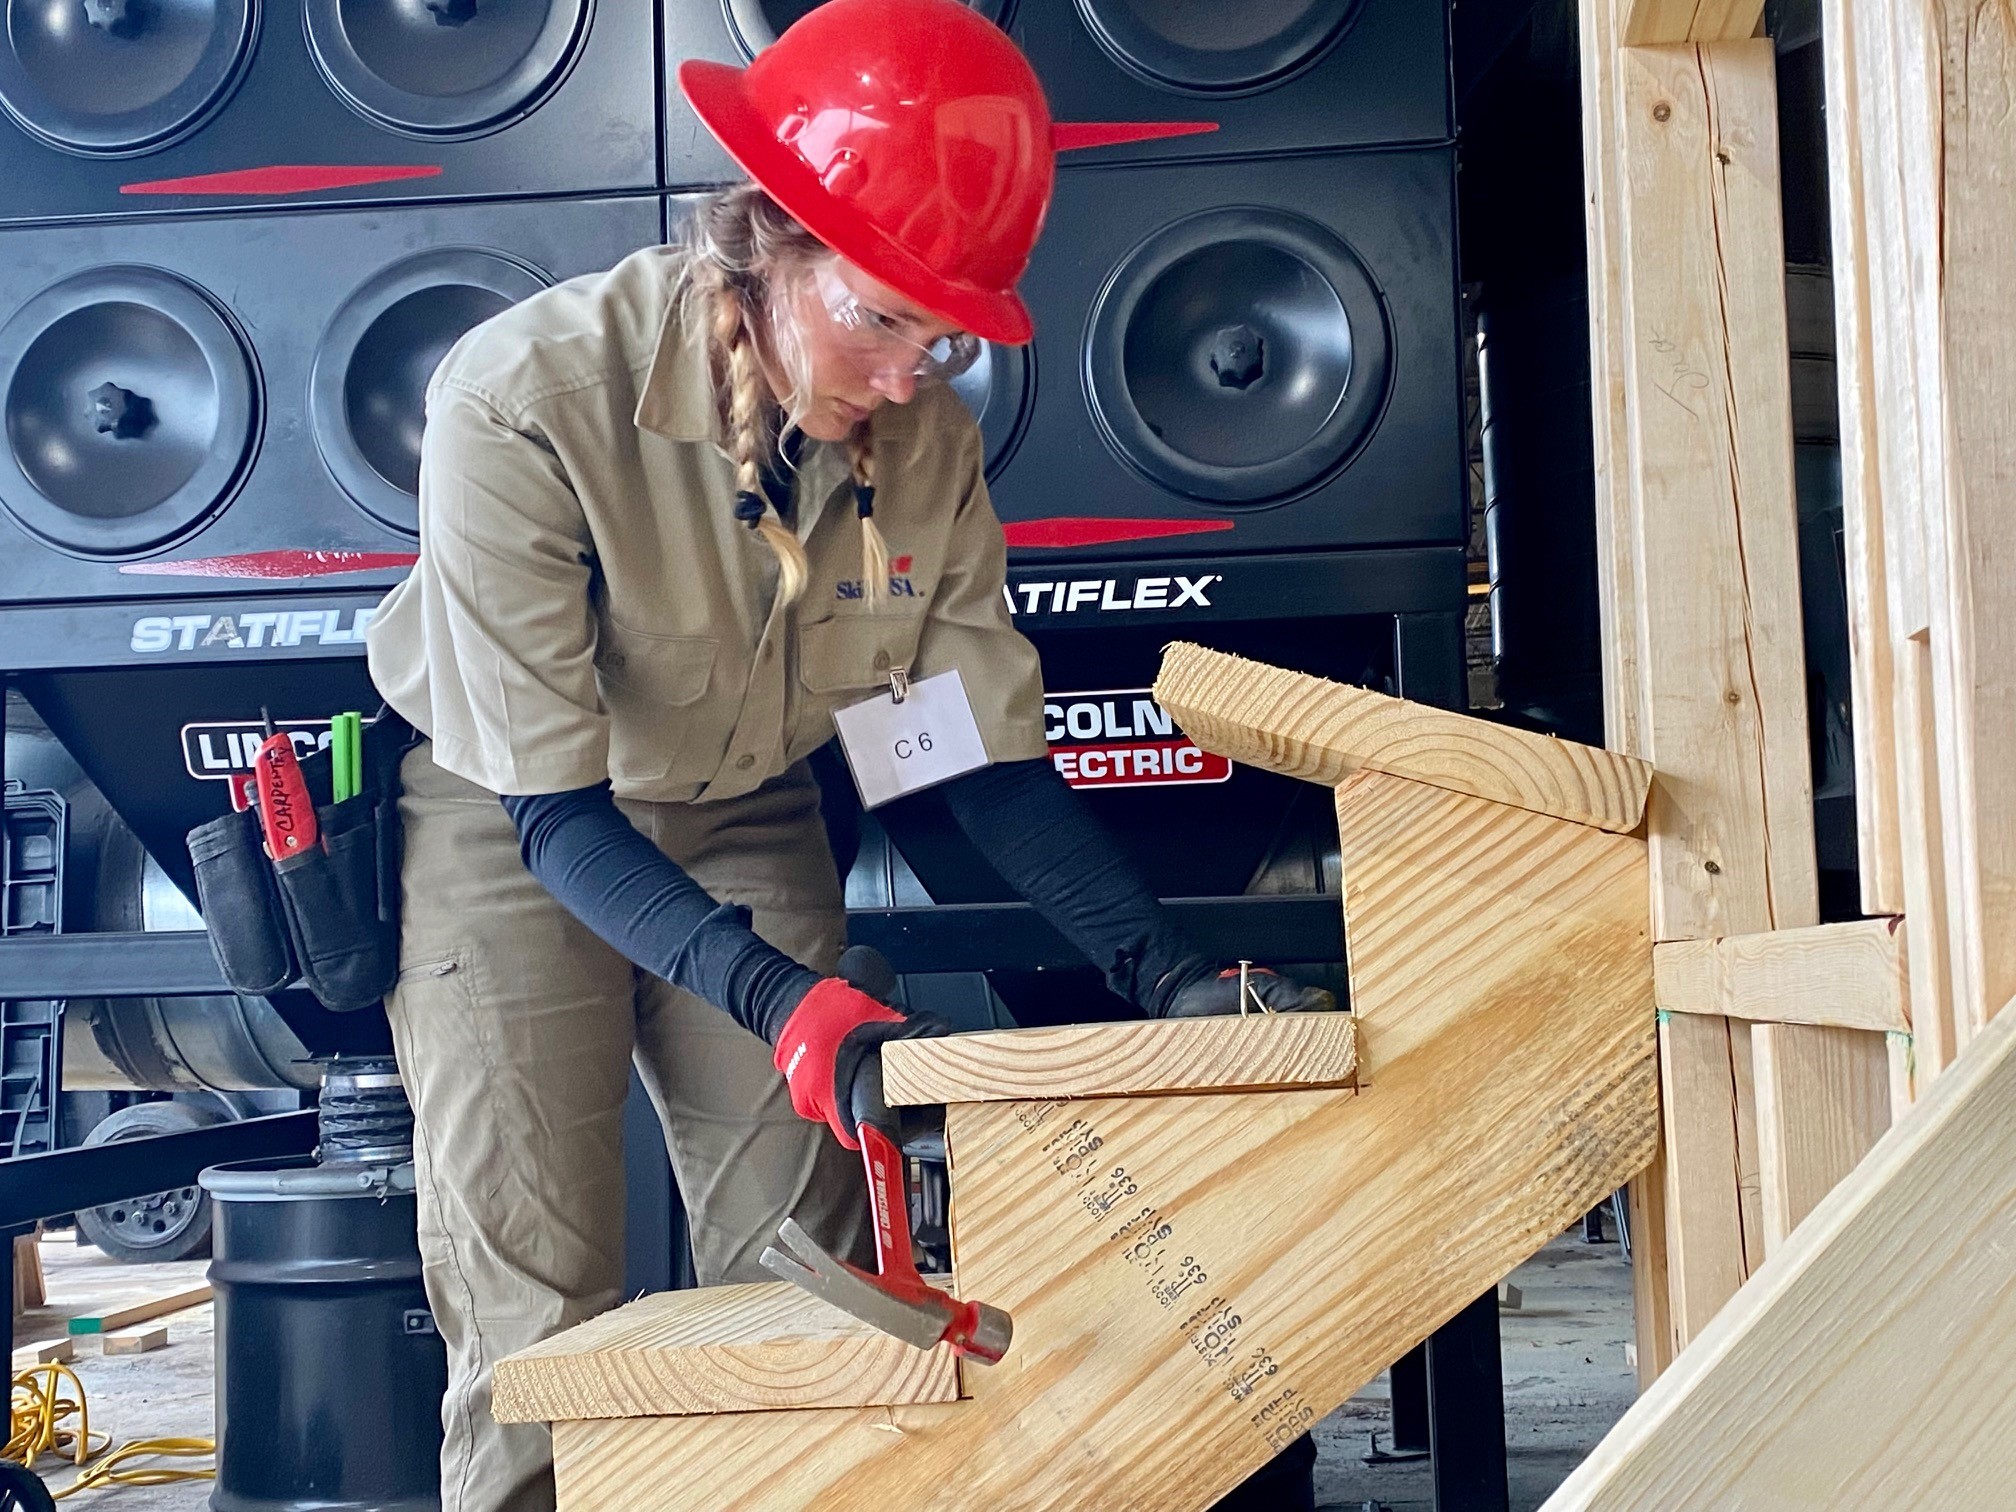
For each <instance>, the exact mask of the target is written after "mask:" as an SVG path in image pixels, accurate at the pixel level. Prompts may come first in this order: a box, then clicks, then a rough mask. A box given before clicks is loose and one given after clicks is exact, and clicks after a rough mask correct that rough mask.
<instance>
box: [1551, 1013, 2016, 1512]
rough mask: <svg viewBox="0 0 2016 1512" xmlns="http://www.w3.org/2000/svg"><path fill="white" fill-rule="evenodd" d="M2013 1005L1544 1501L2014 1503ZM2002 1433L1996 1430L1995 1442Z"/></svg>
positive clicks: (1971, 1508)
mask: <svg viewBox="0 0 2016 1512" xmlns="http://www.w3.org/2000/svg"><path fill="white" fill-rule="evenodd" d="M2011 1253H2016V1014H2008V1013H2005V1014H2003V1015H2001V1016H2000V1017H1998V1018H1997V1019H1996V1020H1995V1021H1994V1022H1993V1023H1992V1024H1990V1025H1989V1026H1988V1028H1987V1029H1986V1031H1985V1032H1984V1033H1983V1034H1982V1035H1981V1036H1980V1038H1979V1039H1978V1040H1977V1041H1976V1042H1975V1043H1974V1044H1973V1045H1972V1046H1970V1047H1969V1049H1968V1050H1967V1052H1966V1053H1965V1054H1964V1055H1963V1056H1962V1057H1961V1058H1960V1060H1959V1061H1958V1062H1957V1063H1956V1064H1955V1065H1954V1067H1953V1068H1952V1069H1951V1070H1950V1071H1949V1072H1948V1073H1947V1074H1946V1075H1945V1076H1944V1077H1941V1078H1940V1079H1939V1080H1938V1081H1936V1082H1934V1083H1933V1084H1932V1085H1931V1087H1930V1088H1929V1090H1928V1091H1927V1092H1926V1094H1925V1096H1924V1097H1923V1098H1922V1099H1921V1100H1920V1102H1919V1103H1918V1104H1917V1105H1916V1106H1915V1107H1913V1108H1912V1110H1911V1111H1910V1112H1909V1113H1908V1114H1907V1115H1906V1116H1905V1117H1904V1118H1902V1119H1900V1120H1899V1121H1898V1123H1897V1124H1896V1125H1895V1127H1893V1128H1892V1129H1891V1130H1890V1132H1889V1133H1888V1134H1886V1135H1885V1136H1884V1137H1883V1138H1882V1139H1881V1140H1880V1141H1879V1142H1878V1143H1877V1145H1876V1148H1875V1149H1874V1150H1873V1151H1871V1152H1870V1155H1869V1157H1868V1159H1867V1160H1865V1161H1864V1162H1863V1163H1862V1165H1861V1166H1860V1167H1859V1168H1858V1169H1857V1170H1856V1171H1855V1172H1854V1174H1853V1175H1852V1176H1850V1177H1849V1178H1848V1179H1847V1180H1845V1181H1843V1182H1842V1183H1841V1184H1840V1185H1839V1186H1837V1187H1836V1188H1835V1189H1834V1190H1833V1191H1832V1192H1831V1193H1830V1194H1829V1195H1828V1196H1827V1197H1825V1198H1824V1199H1822V1200H1821V1202H1820V1203H1819V1205H1818V1206H1817V1207H1816V1208H1815V1209H1814V1211H1813V1213H1812V1215H1811V1216H1810V1217H1809V1218H1808V1219H1807V1221H1806V1222H1805V1223H1804V1224H1803V1225H1801V1227H1800V1228H1799V1230H1798V1232H1797V1233H1795V1234H1794V1235H1793V1236H1792V1237H1791V1239H1790V1240H1789V1241H1788V1242H1787V1243H1786V1244H1785V1245H1784V1246H1783V1247H1782V1248H1780V1249H1779V1250H1778V1251H1777V1252H1776V1253H1775V1254H1774V1255H1773V1256H1772V1258H1771V1259H1770V1260H1769V1261H1768V1262H1767V1263H1766V1264H1765V1265H1764V1267H1763V1268H1762V1269H1761V1270H1760V1271H1759V1272H1758V1274H1757V1275H1756V1277H1755V1278H1753V1280H1752V1281H1751V1283H1750V1285H1749V1286H1747V1287H1745V1288H1744V1289H1743V1291H1742V1292H1741V1293H1740V1294H1739V1295H1738V1296H1737V1298H1736V1300H1735V1301H1734V1302H1733V1303H1731V1304H1730V1306H1729V1307H1728V1308H1727V1309H1726V1310H1725V1311H1724V1312H1723V1314H1722V1316H1720V1317H1719V1318H1717V1319H1716V1320H1715V1322H1714V1323H1713V1324H1711V1325H1710V1326H1709V1327H1708V1328H1707V1329H1706V1330H1704V1331H1703V1333H1702V1335H1701V1337H1700V1338H1699V1339H1697V1340H1696V1341H1695V1343H1694V1345H1693V1347H1692V1348H1690V1349H1689V1350H1688V1351H1687V1352H1686V1354H1684V1355H1683V1356H1681V1358H1680V1359H1679V1360H1678V1361H1677V1362H1676V1363H1675V1364H1674V1366H1673V1368H1672V1369H1670V1370H1668V1371H1667V1372H1666V1374H1665V1376H1664V1377H1662V1378H1661V1380H1660V1381H1659V1382H1658V1384H1657V1385H1655V1386H1654V1387H1653V1388H1652V1389H1651V1390H1650V1391H1648V1392H1647V1393H1646V1394H1645V1395H1644V1396H1643V1397H1641V1398H1640V1399H1639V1400H1638V1401H1637V1402H1636V1403H1635V1404H1634V1405H1633V1406H1632V1407H1631V1409H1630V1410H1629V1411H1628V1412H1626V1413H1625V1415H1624V1416H1623V1418H1622V1419H1621V1420H1620V1421H1619V1422H1618V1423H1617V1425H1616V1426H1615V1427H1614V1428H1613V1429H1612V1430H1611V1431H1610V1433H1609V1434H1608V1435H1607V1436H1606V1437H1605V1438H1604V1440H1603V1442H1602V1443H1601V1444H1599V1445H1598V1446H1597V1447H1596V1450H1595V1452H1594V1453H1592V1454H1591V1455H1590V1456H1589V1458H1588V1459H1587V1460H1585V1461H1584V1462H1583V1463H1582V1465H1581V1466H1580V1467H1579V1468H1578V1469H1577V1470H1576V1471H1575V1472H1574V1473H1573V1474H1572V1475H1570V1476H1569V1477H1568V1479H1567V1480H1566V1481H1565V1482H1563V1483H1562V1485H1561V1487H1560V1488H1559V1489H1558V1490H1557V1491H1556V1492H1555V1494H1554V1495H1553V1496H1552V1497H1551V1498H1550V1499H1549V1500H1548V1501H1547V1503H1546V1504H1545V1507H1544V1508H1543V1512H1612V1509H1614V1512H1626V1509H1631V1512H1636V1509H1640V1508H1645V1507H1661V1508H1672V1509H1676V1512H1687V1509H1694V1508H1701V1509H1706V1508H1715V1509H1717V1512H1725V1509H1726V1512H1752V1509H1755V1512H1765V1509H1769V1512H1808V1509H1810V1512H1820V1509H1830V1512H1831V1509H1834V1508H1842V1507H1906V1506H1909V1507H1938V1508H1940V1509H1941V1512H1999V1509H2001V1508H2005V1507H2007V1506H2008V1505H2009V1459H2008V1455H2007V1454H2006V1453H2004V1452H2001V1449H2000V1446H2006V1445H2007V1444H2009V1443H2010V1442H2011V1441H2012V1439H2016V1267H2012V1266H2011V1265H2010V1264H2009V1256H2010V1254H2011ZM1990 1446H1994V1447H1992V1448H1991V1447H1990Z"/></svg>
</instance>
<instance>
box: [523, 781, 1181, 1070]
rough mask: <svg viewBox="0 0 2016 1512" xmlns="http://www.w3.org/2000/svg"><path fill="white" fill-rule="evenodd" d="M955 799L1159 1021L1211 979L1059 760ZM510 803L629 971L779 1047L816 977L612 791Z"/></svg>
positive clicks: (1077, 942)
mask: <svg viewBox="0 0 2016 1512" xmlns="http://www.w3.org/2000/svg"><path fill="white" fill-rule="evenodd" d="M944 794H945V798H946V801H947V805H948V806H949V807H950V809H951V811H952V813H953V815H954V817H955V818H956V819H957V820H958V823H959V827H960V828H961V829H963V830H964V831H965V832H966V834H967V836H968V837H969V838H970V839H972V841H973V842H974V843H975V844H976V845H977V846H978V847H979V848H980V851H981V853H982V854H983V855H985V856H986V857H987V859H988V861H989V862H990V863H991V864H992V865H993V866H994V868H995V869H996V870H997V871H998V872H999V873H1000V874H1001V876H1002V878H1003V879H1004V880H1005V881H1006V882H1008V884H1009V885H1010V886H1012V887H1013V888H1014V889H1015V890H1016V891H1017V892H1019V893H1020V894H1021V895H1022V896H1023V897H1025V898H1027V899H1028V900H1029V901H1030V902H1031V903H1033V904H1034V905H1035V906H1036V908H1037V910H1038V911H1039V912H1040V913H1041V914H1042V915H1043V916H1044V917H1045V918H1046V919H1048V920H1049V921H1050V922H1051V923H1052V924H1053V925H1055V926H1056V928H1057V929H1058V930H1059V931H1060V932H1061V933H1062V934H1063V935H1064V937H1065V938H1066V939H1068V940H1070V941H1071V943H1072V944H1073V945H1074V946H1076V947H1077V948H1078V949H1079V950H1080V951H1082V952H1083V953H1084V955H1085V957H1086V959H1087V960H1089V961H1091V962H1092V963H1093V964H1094V965H1096V966H1098V967H1099V969H1100V970H1101V971H1102V972H1103V973H1104V974H1105V976H1106V981H1107V984H1108V985H1109V986H1110V987H1111V988H1112V989H1113V991H1115V992H1116V993H1118V994H1120V996H1122V997H1124V998H1127V999H1128V1000H1130V1001H1131V1002H1134V1003H1135V1004H1137V1005H1139V1006H1140V1007H1141V1008H1142V1010H1143V1011H1144V1012H1146V1013H1148V1014H1150V1015H1151V1016H1160V1015H1161V1014H1162V1013H1163V1012H1164V1011H1165V1010H1166V1008H1167V1006H1168V1003H1169V1000H1170V999H1171V998H1172V997H1173V996H1174V995H1175V993H1176V992H1177V991H1178V990H1179V989H1180V988H1181V987H1182V986H1183V985H1184V984H1185V983H1187V982H1189V981H1191V980H1193V979H1194V978H1195V977H1197V976H1198V975H1200V974H1203V973H1204V972H1206V971H1208V970H1210V969H1211V967H1210V963H1207V962H1205V961H1204V960H1203V959H1202V958H1200V957H1198V956H1197V955H1196V954H1195V953H1194V952H1192V951H1190V950H1189V948H1188V946H1187V945H1186V943H1185V942H1184V940H1183V938H1182V936H1181V935H1180V933H1179V932H1178V931H1177V930H1176V928H1175V926H1174V924H1173V923H1172V922H1171V921H1170V919H1169V916H1168V915H1167V913H1166V912H1165V911H1164V910H1163V909H1162V907H1161V905H1160V904H1159V903H1158V902H1157V901H1156V899H1155V897H1154V895H1153V894H1152V893H1151V892H1149V890H1148V888H1147V887H1146V885H1145V884H1144V883H1143V882H1142V880H1141V878H1140V877H1139V875H1138V874H1137V873H1136V872H1135V871H1134V869H1133V867H1132V866H1131V865H1130V864H1129V863H1128V862H1127V861H1126V860H1125V859H1124V858H1123V857H1122V855H1121V854H1120V851H1119V849H1118V847H1117V846H1115V845H1114V844H1113V842H1112V841H1111V839H1110V838H1109V837H1108V836H1107V835H1106V833H1105V831H1104V830H1103V829H1102V827H1101V826H1100V825H1099V823H1098V821H1097V820H1096V819H1094V818H1093V816H1092V814H1091V812H1090V810H1089V809H1087V808H1086V807H1085V805H1084V803H1083V802H1082V801H1081V800H1080V799H1079V797H1078V795H1077V794H1076V793H1074V792H1072V791H1071V789H1070V788H1069V787H1068V786H1066V784H1065V782H1064V780H1063V779H1062V778H1061V777H1059V776H1058V775H1057V772H1056V770H1055V769H1054V768H1053V767H1052V766H1051V764H1050V763H1049V762H1048V761H1047V760H1038V761H1016V762H1004V763H1000V764H998V765H995V766H991V767H985V768H983V769H981V770H980V771H977V772H970V773H968V774H967V775H966V776H964V777H959V778H955V779H954V780H953V781H951V782H949V783H947V784H945V787H944ZM503 802H504V808H505V810H506V812H507V813H509V814H510V816H511V820H512V823H513V824H515V825H516V826H517V829H518V842H519V851H520V854H521V855H522V856H523V857H524V860H525V865H526V868H527V869H528V870H529V871H530V872H531V873H532V875H533V876H535V877H537V878H538V879H539V881H540V882H541V883H542V884H544V886H545V887H546V889H547V891H549V892H550V893H552V894H553V896H554V897H555V898H556V899H558V900H559V902H560V903H561V904H562V905H563V906H565V907H566V909H567V910H568V912H570V913H572V914H573V915H574V916H575V917H576V918H578V919H580V920H581V921H582V923H584V924H586V925H587V926H588V927H589V928H590V929H592V930H594V932H595V933H596V934H597V935H598V936H600V937H601V938H602V939H603V940H605V941H607V942H608V943H609V945H610V946H612V947H613V948H614V949H616V950H617V951H619V952H621V953H622V954H623V955H624V956H625V957H626V958H627V959H629V960H630V961H632V962H634V963H636V964H637V965H639V966H641V967H643V968H644V969H645V970H646V971H649V972H652V973H654V974H655V975H657V976H660V977H663V978H664V979H665V980H667V981H669V982H671V983H673V984H674V985H675V986H679V987H683V988H685V989H686V990H687V991H689V992H692V993H694V994H696V995H697V996H699V997H701V998H704V999H706V1000H707V1001H708V1002H711V1003H714V1004H715V1005H717V1006H718V1007H720V1008H722V1009H724V1010H726V1011H727V1012H728V1013H729V1015H730V1016H732V1017H733V1018H734V1019H735V1021H736V1022H737V1023H739V1024H741V1025H742V1026H743V1027H744V1028H746V1029H749V1030H750V1031H751V1032H753V1033H755V1034H757V1035H760V1036H761V1037H762V1038H763V1039H764V1040H765V1041H766V1042H767V1043H771V1044H774V1043H775V1042H776V1040H777V1036H778V1034H779V1032H780V1031H781V1030H782V1029H783V1026H784V1021H785V1020H786V1019H787V1018H789V1017H790V1015H791V1012H792V1010H793V1009H795V1008H796V1007H797V1006H798V1003H799V1001H800V1000H801V999H802V998H803V997H804V996H805V993H806V992H807V991H808V990H809V989H810V988H811V986H812V984H813V983H814V982H816V981H818V979H819V978H818V976H817V974H816V973H814V972H812V971H810V970H808V969H807V968H806V967H804V966H801V965H799V964H798V963H797V962H796V961H793V960H792V959H791V958H790V957H789V956H787V955H785V954H784V953H783V952H782V951H779V950H777V949H775V948H774V947H772V946H771V945H768V944H766V943H765V942H764V941H763V940H762V939H760V938H759V937H758V936H757V935H756V933H755V931H754V930H752V929H751V928H750V927H749V915H748V912H747V910H745V909H741V908H735V907H731V906H726V905H723V904H721V903H718V902H717V901H716V900H715V899H714V898H713V897H712V896H711V895H709V893H708V892H707V890H706V889H705V888H703V887H702V886H700V884H699V883H698V882H695V881H694V880H693V878H692V877H690V876H689V875H687V873H686V871H685V869H684V868H683V867H681V866H680V865H679V864H678V863H677V862H675V861H673V860H671V859H670V858H669V857H667V856H666V855H665V854H664V853H663V852H661V851H660V850H659V849H658V847H657V846H655V845H653V844H652V843H651V841H650V840H648V839H646V838H645V837H644V835H643V834H641V833H640V832H639V831H638V830H637V828H636V826H634V825H633V824H631V823H630V821H629V820H628V819H627V818H625V817H624V815H623V812H622V811H621V810H620V809H618V808H617V807H616V802H615V799H614V797H613V796H612V795H611V792H610V788H609V784H608V783H606V782H605V783H601V784H598V785H597V786H595V787H590V788H577V789H574V790H573V791H571V792H565V793H545V794H538V795H534V796H507V797H505V799H504V800H503Z"/></svg>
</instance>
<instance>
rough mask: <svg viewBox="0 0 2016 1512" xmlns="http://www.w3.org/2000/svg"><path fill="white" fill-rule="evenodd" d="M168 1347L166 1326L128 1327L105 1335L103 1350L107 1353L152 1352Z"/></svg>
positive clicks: (130, 1353)
mask: <svg viewBox="0 0 2016 1512" xmlns="http://www.w3.org/2000/svg"><path fill="white" fill-rule="evenodd" d="M167 1347H168V1330H167V1329H166V1328H159V1327H157V1328H128V1329H122V1330H121V1331H120V1332H118V1333H108V1334H106V1335H105V1341H104V1345H103V1349H104V1352H105V1353H106V1354H108V1355H135V1354H152V1353H153V1352H154V1351H155V1350H157V1349H166V1348H167Z"/></svg>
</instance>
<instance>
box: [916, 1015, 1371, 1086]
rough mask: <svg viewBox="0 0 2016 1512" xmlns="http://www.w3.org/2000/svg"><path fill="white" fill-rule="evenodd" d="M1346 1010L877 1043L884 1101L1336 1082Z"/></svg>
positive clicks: (1346, 1076)
mask: <svg viewBox="0 0 2016 1512" xmlns="http://www.w3.org/2000/svg"><path fill="white" fill-rule="evenodd" d="M1357 1068H1358V1039H1357V1026H1356V1025H1355V1023H1354V1022H1353V1021H1352V1018H1351V1015H1350V1014H1348V1013H1275V1014H1258V1013H1256V1014H1252V1015H1250V1016H1248V1017H1245V1018H1239V1017H1231V1018H1203V1019H1166V1020H1162V1021H1160V1022H1157V1023H1141V1024H1068V1025H1064V1026H1062V1027H1059V1028H1054V1029H1003V1030H996V1031H993V1032H990V1033H986V1034H954V1035H949V1036H947V1037H946V1038H944V1039H915V1040H895V1041H892V1042H891V1043H889V1044H887V1045H885V1046H883V1047H882V1077H883V1094H884V1096H885V1097H886V1098H887V1099H888V1101H889V1103H890V1105H891V1106H892V1107H893V1106H900V1105H903V1104H907V1103H953V1102H1010V1101H1015V1100H1018V1099H1027V1098H1044V1097H1129V1096H1136V1095H1139V1094H1141V1093H1146V1092H1192V1091H1206V1090H1215V1091H1221V1092H1232V1091H1265V1090H1269V1089H1272V1088H1277V1087H1341V1086H1346V1085H1348V1084H1349V1083H1350V1082H1351V1080H1352V1079H1353V1077H1354V1076H1355V1075H1356V1073H1357Z"/></svg>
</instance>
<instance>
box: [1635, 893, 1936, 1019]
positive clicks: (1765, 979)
mask: <svg viewBox="0 0 2016 1512" xmlns="http://www.w3.org/2000/svg"><path fill="white" fill-rule="evenodd" d="M1652 974H1653V983H1654V990H1655V991H1656V993H1657V995H1658V999H1659V1006H1660V1007H1661V1008H1662V1009H1665V1010H1667V1011H1668V1012H1673V1013H1712V1014H1721V1015H1723V1016H1725V1017H1730V1018H1745V1019H1756V1020H1760V1021H1762V1022H1765V1023H1781V1024H1822V1025H1830V1026H1832V1027H1835V1028H1840V1029H1863V1030H1873V1031H1875V1032H1876V1033H1878V1034H1887V1033H1889V1032H1891V1031H1893V1030H1894V1031H1896V1032H1898V1033H1900V1034H1908V1033H1910V1032H1911V1020H1910V1018H1909V1017H1908V1015H1907V1013H1906V1006H1907V999H1908V994H1909V984H1908V980H1907V966H1906V954H1905V931H1904V921H1903V920H1902V919H1857V920H1853V921H1851V922H1849V923H1845V924H1815V925H1812V926H1809V927H1808V928H1805V929H1780V930H1774V931H1772V932H1771V933H1768V934H1752V935H1733V936H1730V937H1728V938H1725V939H1720V940H1672V941H1668V942H1667V943H1665V944H1662V945H1657V946H1654V947H1653V951H1652Z"/></svg>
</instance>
